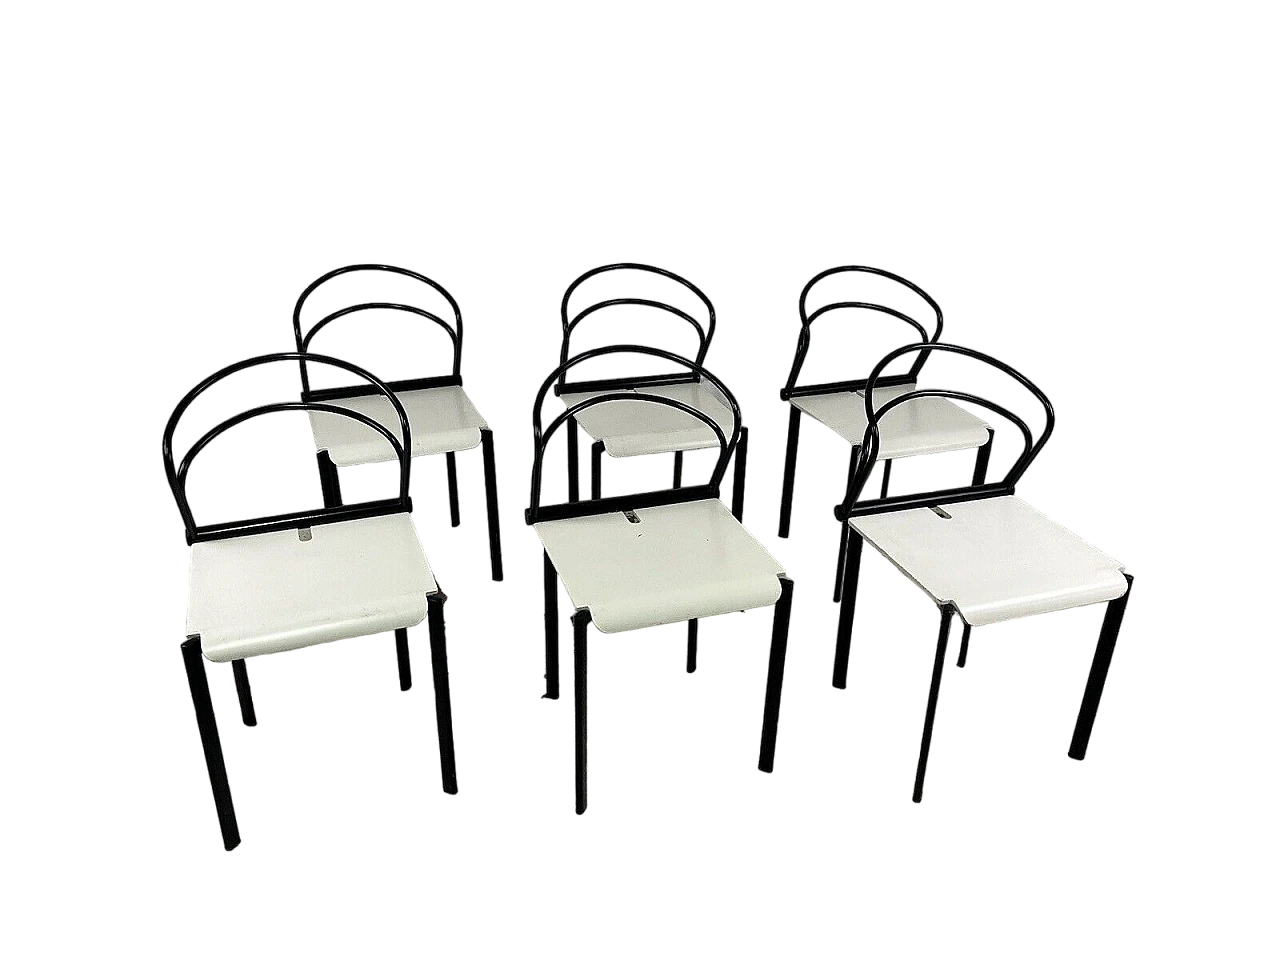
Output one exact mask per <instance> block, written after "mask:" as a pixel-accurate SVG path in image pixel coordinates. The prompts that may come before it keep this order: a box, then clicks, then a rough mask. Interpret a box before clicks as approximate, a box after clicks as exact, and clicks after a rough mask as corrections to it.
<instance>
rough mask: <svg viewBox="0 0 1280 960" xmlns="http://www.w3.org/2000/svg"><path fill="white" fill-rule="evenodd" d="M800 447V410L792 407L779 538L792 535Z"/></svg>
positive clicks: (779, 512)
mask: <svg viewBox="0 0 1280 960" xmlns="http://www.w3.org/2000/svg"><path fill="white" fill-rule="evenodd" d="M799 447H800V408H799V407H792V408H791V416H790V418H789V419H788V421H787V457H786V460H784V461H783V464H782V506H781V508H780V509H779V511H778V536H780V537H784V538H785V537H789V536H790V535H791V495H792V494H793V493H795V489H796V452H797V450H798V449H799Z"/></svg>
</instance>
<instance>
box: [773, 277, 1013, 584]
mask: <svg viewBox="0 0 1280 960" xmlns="http://www.w3.org/2000/svg"><path fill="white" fill-rule="evenodd" d="M847 274H854V275H860V276H862V277H872V276H874V277H883V278H885V279H887V280H889V281H891V282H893V283H895V284H898V285H900V286H901V287H902V288H903V289H904V290H909V291H911V292H912V293H914V294H915V295H916V296H918V297H919V298H920V299H921V300H923V301H924V303H925V304H927V305H928V307H929V308H930V310H931V311H932V313H933V333H932V334H930V333H929V331H928V330H926V328H925V326H924V325H923V324H922V323H920V322H919V321H918V320H916V319H914V318H913V317H911V316H909V315H907V314H906V313H903V312H902V311H900V310H896V309H894V308H893V307H889V306H885V305H884V304H881V303H875V302H871V301H867V300H835V301H831V302H826V303H823V304H822V305H821V306H819V307H817V308H816V309H813V310H811V309H810V306H809V299H810V295H811V293H812V291H813V289H814V287H815V286H817V284H818V283H819V282H820V281H822V280H824V279H826V278H827V277H833V276H836V275H847ZM834 311H864V312H871V313H878V314H883V315H886V316H889V317H894V318H896V319H898V320H901V321H902V322H903V323H906V324H907V325H908V326H910V327H911V328H912V329H913V330H915V331H916V333H918V334H919V336H920V341H921V342H922V343H936V342H937V341H938V338H939V337H940V336H941V335H942V308H941V307H939V306H938V303H937V301H936V300H934V299H933V297H931V296H929V294H927V293H925V291H924V290H922V289H921V288H920V287H918V286H916V285H915V284H914V283H912V282H911V281H910V280H907V279H905V278H903V277H900V276H898V275H897V274H894V273H890V272H889V271H887V270H881V269H879V268H877V267H862V266H845V267H832V268H831V269H829V270H824V271H822V272H821V273H819V274H818V275H817V276H816V277H814V278H813V279H812V280H810V281H809V282H808V283H807V284H805V286H804V289H803V290H802V291H801V292H800V337H799V340H798V341H797V343H796V355H795V359H794V360H793V361H792V363H791V372H790V374H789V375H788V377H787V385H786V386H785V387H783V388H782V399H783V400H785V401H787V402H788V403H789V404H790V406H791V415H790V421H789V423H788V427H787V453H786V460H785V462H784V465H783V473H782V503H781V507H780V512H779V517H778V536H780V537H786V536H788V535H789V534H790V532H791V499H792V494H793V492H794V490H795V479H796V452H797V450H798V448H799V444H800V414H801V412H802V411H803V412H804V413H807V414H808V415H809V416H811V417H813V418H814V419H815V420H817V421H818V422H819V423H821V424H823V425H824V426H826V427H828V428H829V429H831V430H832V431H834V432H835V433H836V434H837V435H838V436H839V437H840V438H841V439H842V440H843V441H844V442H845V443H848V444H850V445H851V447H852V449H851V450H850V451H849V475H848V478H847V480H846V481H845V488H846V489H848V488H849V486H850V485H851V484H852V482H853V472H854V467H855V465H856V464H857V462H858V459H859V454H860V450H861V444H862V437H863V434H864V433H865V432H866V429H867V418H866V415H865V413H864V400H865V398H866V395H867V383H868V381H867V380H865V379H864V380H840V381H835V382H830V383H811V384H807V385H800V384H798V383H797V381H798V380H799V379H800V370H801V368H802V367H803V366H804V361H805V357H806V356H807V355H808V353H809V341H810V335H811V334H810V327H811V326H812V325H813V322H814V321H815V320H817V319H818V318H819V317H822V316H824V315H826V314H828V313H832V312H834ZM925 359H926V355H925V354H923V353H922V354H921V355H920V356H919V357H917V358H916V359H915V362H914V363H913V364H912V365H911V369H910V371H909V372H908V373H906V374H901V375H895V376H884V377H881V378H880V381H879V383H878V386H877V388H876V389H877V393H876V395H875V397H874V402H875V404H877V405H879V404H882V403H884V402H885V401H887V400H891V399H893V398H894V397H898V396H902V395H903V394H905V393H909V392H911V391H913V390H915V388H916V381H917V380H919V378H920V372H921V370H922V369H923V368H924V362H925ZM993 435H994V434H993V431H992V430H991V428H990V427H988V426H987V424H986V423H985V422H983V421H982V420H981V419H979V418H978V417H975V416H974V415H973V414H972V413H970V412H969V411H967V410H965V409H964V408H963V407H959V406H956V405H955V404H954V403H951V402H949V401H947V400H944V399H942V398H939V397H932V398H929V399H928V400H926V401H925V402H923V403H916V404H912V405H911V407H909V408H907V409H905V410H900V411H898V412H897V413H896V414H895V415H894V416H891V417H889V419H887V420H886V421H884V423H883V424H882V425H881V428H880V460H881V461H882V462H883V463H884V473H883V478H882V480H881V487H880V496H882V497H887V496H888V495H889V473H890V470H891V469H892V466H893V461H894V460H896V459H902V458H904V457H917V456H923V455H925V454H932V453H947V452H950V451H955V450H970V449H974V448H977V450H978V458H977V463H976V465H975V467H974V474H973V482H974V483H982V482H983V480H985V478H986V472H987V463H988V461H989V460H990V457H991V441H992V438H993ZM846 539H847V538H846V536H845V535H844V534H843V533H842V534H841V539H840V552H839V554H837V559H836V577H835V591H834V594H833V597H832V599H834V600H836V601H839V599H840V593H841V588H842V585H843V583H844V547H845V541H846Z"/></svg>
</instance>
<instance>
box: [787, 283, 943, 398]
mask: <svg viewBox="0 0 1280 960" xmlns="http://www.w3.org/2000/svg"><path fill="white" fill-rule="evenodd" d="M839 273H869V274H874V275H875V276H878V277H885V278H887V279H889V280H892V281H894V282H895V283H899V284H901V285H902V286H904V287H906V288H907V289H909V290H911V291H912V292H913V293H915V294H917V295H918V296H920V297H921V298H923V299H924V301H925V302H926V303H927V304H929V306H930V307H931V308H932V309H933V313H934V320H935V324H934V330H933V335H932V336H930V335H929V332H928V331H927V330H925V328H924V325H923V324H921V323H920V322H919V321H918V320H915V319H913V318H912V317H909V316H907V315H906V314H905V313H902V312H900V311H898V310H895V309H893V308H892V307H886V306H884V305H882V304H878V303H871V302H868V301H862V300H841V301H837V302H834V303H828V304H825V305H823V306H821V307H819V308H818V309H817V310H815V311H814V312H813V313H809V312H808V308H807V305H806V304H807V301H808V298H809V291H810V290H812V289H813V287H814V286H815V285H816V284H817V283H818V281H820V280H823V279H825V278H827V277H830V276H833V275H835V274H839ZM842 309H851V310H872V311H875V312H877V313H883V314H887V315H888V316H891V317H895V318H897V319H898V320H902V321H903V322H905V323H906V324H908V325H909V326H911V327H914V328H915V330H916V331H917V332H918V333H919V334H920V341H921V343H922V344H925V343H937V342H938V340H939V338H940V337H941V336H942V308H941V307H940V306H938V302H937V301H936V300H934V299H933V297H931V296H929V294H927V293H925V291H924V290H922V289H921V288H920V287H918V286H916V285H915V284H914V283H912V282H911V281H910V280H908V279H906V278H905V277H900V276H898V275H897V274H896V273H890V272H889V271H888V270H881V269H880V268H879V267H865V266H853V265H850V266H843V267H831V268H830V269H828V270H823V271H822V272H821V273H819V274H818V275H817V276H815V277H814V278H813V279H812V280H810V281H809V282H808V283H806V284H805V285H804V289H803V290H801V291H800V337H799V339H798V340H797V341H796V355H795V359H794V360H792V362H791V372H790V374H788V376H787V385H786V386H785V387H783V388H782V391H781V396H782V399H783V400H790V399H791V398H792V397H807V396H813V395H815V394H824V393H847V392H851V391H854V390H861V389H863V388H864V387H866V386H867V383H868V380H839V381H834V382H831V383H813V384H809V385H807V386H798V385H797V383H796V381H797V380H799V378H800V368H801V367H803V366H804V361H805V357H806V356H807V355H808V353H809V327H810V325H811V324H812V323H813V321H815V320H817V319H818V317H820V316H822V315H823V314H824V313H829V312H831V311H833V310H842ZM926 356H927V355H926V354H921V355H920V356H919V357H917V358H916V361H915V363H913V364H912V366H911V370H910V372H909V373H906V374H901V375H895V376H892V377H881V378H880V385H881V386H886V387H887V386H902V385H905V384H909V383H914V382H915V381H916V380H918V379H919V377H920V371H921V370H922V369H923V367H924V362H925V359H926Z"/></svg>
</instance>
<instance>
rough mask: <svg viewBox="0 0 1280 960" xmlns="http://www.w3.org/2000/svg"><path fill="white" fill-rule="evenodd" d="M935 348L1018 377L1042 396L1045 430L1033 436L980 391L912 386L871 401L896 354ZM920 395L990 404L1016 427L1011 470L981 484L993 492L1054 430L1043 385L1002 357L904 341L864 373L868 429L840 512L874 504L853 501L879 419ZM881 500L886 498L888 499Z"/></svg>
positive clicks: (872, 455)
mask: <svg viewBox="0 0 1280 960" xmlns="http://www.w3.org/2000/svg"><path fill="white" fill-rule="evenodd" d="M934 350H940V351H942V352H944V353H954V354H957V355H959V356H962V357H970V358H971V359H974V360H977V361H979V362H981V363H984V364H986V365H987V366H989V367H993V368H995V369H996V370H999V371H1000V372H1001V373H1004V374H1006V375H1008V376H1009V377H1011V378H1012V379H1014V380H1016V381H1017V382H1018V383H1019V384H1021V385H1022V386H1023V387H1024V388H1025V389H1026V390H1027V391H1028V392H1029V393H1030V394H1031V395H1032V396H1034V397H1035V398H1036V399H1037V400H1038V401H1039V402H1040V405H1041V407H1042V408H1043V409H1044V414H1045V425H1044V431H1043V432H1042V433H1041V434H1040V436H1039V437H1038V438H1033V437H1032V433H1031V428H1030V427H1028V426H1027V423H1026V421H1025V420H1023V419H1022V418H1021V417H1019V416H1018V415H1017V414H1015V413H1013V412H1011V411H1010V410H1008V409H1006V408H1005V407H1002V406H1000V405H999V404H997V403H993V402H992V401H990V400H987V399H984V398H983V397H979V396H976V395H975V394H972V393H963V392H960V391H957V390H936V389H927V390H912V391H911V392H910V393H904V394H902V395H901V396H897V397H894V398H893V399H891V400H889V401H887V402H885V403H883V404H881V405H880V407H879V408H878V409H877V408H876V407H875V404H874V403H873V401H872V391H873V390H874V389H875V387H876V383H877V380H878V379H879V378H880V376H881V374H882V373H883V372H884V369H885V367H887V366H888V365H889V364H890V363H892V362H893V361H894V360H896V359H898V358H899V357H902V356H905V355H907V354H909V353H913V352H916V351H920V352H921V353H930V352H932V351H934ZM923 397H941V398H944V399H947V400H963V401H966V402H968V403H973V404H976V405H978V406H980V407H982V408H984V409H986V410H990V411H991V412H993V413H996V414H999V415H1000V416H1002V417H1004V418H1005V419H1006V420H1008V421H1009V422H1010V423H1012V424H1013V425H1014V426H1016V427H1017V428H1018V432H1019V433H1020V434H1021V435H1022V453H1021V454H1019V455H1018V458H1017V459H1016V460H1015V461H1014V462H1013V466H1012V467H1010V468H1009V472H1008V474H1006V475H1005V478H1004V480H1002V481H1000V482H998V483H987V484H983V485H982V486H981V489H988V488H989V489H990V490H992V491H993V492H998V493H1012V492H1013V485H1014V484H1015V483H1017V482H1018V480H1019V479H1021V477H1022V475H1023V474H1024V473H1026V471H1027V468H1028V467H1029V466H1031V462H1032V461H1033V460H1035V458H1036V457H1037V456H1039V454H1040V451H1041V450H1042V449H1043V448H1044V445H1045V443H1046V442H1048V440H1049V435H1050V434H1052V433H1053V425H1054V414H1053V404H1052V403H1050V402H1049V398H1048V397H1047V396H1045V394H1044V391H1043V390H1041V389H1040V388H1039V387H1037V386H1036V385H1035V384H1034V383H1032V382H1031V381H1030V380H1029V379H1027V378H1026V377H1025V376H1024V375H1023V374H1021V373H1019V372H1018V371H1017V370H1015V369H1014V368H1013V367H1011V366H1009V365H1008V364H1007V363H1005V362H1004V361H1003V360H997V359H996V358H995V357H992V356H989V355H988V354H985V353H980V352H979V351H977V350H973V349H971V348H969V347H962V346H959V345H957V344H954V343H912V344H908V345H907V346H905V347H899V348H898V349H897V350H893V351H891V352H890V353H888V354H886V355H885V356H884V357H883V358H882V359H881V360H880V362H879V363H877V364H876V366H875V368H874V369H873V370H872V371H871V376H870V377H868V378H867V388H866V390H865V392H864V396H863V409H864V410H865V412H866V417H867V429H866V431H865V432H864V433H863V437H862V446H861V447H860V448H859V451H858V463H857V466H856V467H855V468H854V474H853V481H852V482H851V483H850V484H849V490H848V492H847V493H846V495H845V499H844V502H843V503H842V504H841V505H840V507H839V508H838V509H839V510H840V511H842V512H843V516H844V517H848V516H849V515H850V513H851V512H857V509H859V508H862V507H863V506H864V505H865V504H868V503H869V504H874V503H876V502H877V501H865V502H864V503H859V504H857V507H856V508H855V501H857V499H858V494H860V493H861V492H862V488H863V487H864V486H865V485H866V482H867V478H868V477H869V476H870V475H871V471H872V470H873V469H874V468H875V464H876V458H877V457H878V455H879V453H880V421H881V420H883V419H884V417H885V415H886V414H887V413H888V412H889V411H890V410H893V409H894V408H895V407H899V406H902V405H903V404H904V403H911V402H912V401H915V400H919V399H921V398H923ZM959 489H963V488H959ZM973 489H979V488H973ZM954 492H956V491H946V493H954ZM890 499H891V500H893V501H898V500H902V499H904V498H899V497H894V498H890ZM906 499H911V500H919V499H921V498H920V497H919V496H913V497H910V498H906ZM879 502H881V503H884V502H889V501H879Z"/></svg>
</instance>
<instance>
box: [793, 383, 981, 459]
mask: <svg viewBox="0 0 1280 960" xmlns="http://www.w3.org/2000/svg"><path fill="white" fill-rule="evenodd" d="M915 389H916V387H915V386H914V385H912V384H906V385H903V386H895V387H878V388H876V393H875V403H876V408H877V409H879V406H880V405H881V404H883V403H885V402H886V401H888V400H892V399H893V398H894V397H900V396H902V395H903V394H905V393H910V392H911V391H912V390H915ZM791 403H792V405H793V406H796V407H799V408H800V409H801V410H803V411H804V412H805V413H807V414H809V416H811V417H813V418H814V419H815V420H818V421H820V422H821V423H824V424H826V425H827V426H828V427H830V428H831V429H832V430H834V431H835V432H836V433H838V434H839V435H840V436H841V437H843V438H844V440H845V442H846V443H850V444H853V445H855V446H861V444H862V440H863V437H864V436H865V434H866V432H867V415H866V406H865V404H866V399H865V396H864V394H863V393H861V392H846V393H819V394H814V395H813V396H809V397H792V398H791ZM987 436H988V434H987V424H986V423H985V422H984V421H982V420H980V419H979V418H978V417H975V416H974V415H973V414H972V413H970V412H969V411H968V410H965V409H964V408H963V407H960V406H957V405H956V404H954V403H952V402H951V401H950V400H947V399H945V398H943V397H920V398H918V399H916V400H909V401H907V402H906V403H904V404H902V405H901V406H897V407H894V408H893V409H892V410H890V411H889V412H888V413H886V414H885V415H884V419H883V420H881V421H880V454H879V456H878V457H877V459H879V460H899V459H901V458H903V457H918V456H921V455H923V454H928V453H948V452H950V451H952V450H972V449H973V448H974V447H980V446H982V445H983V444H984V443H986V442H987Z"/></svg>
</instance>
